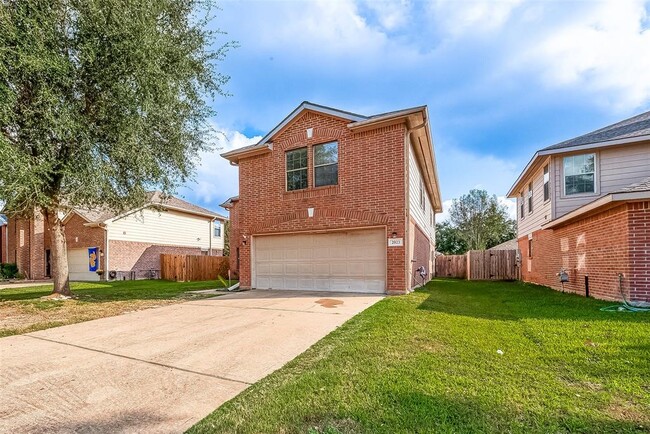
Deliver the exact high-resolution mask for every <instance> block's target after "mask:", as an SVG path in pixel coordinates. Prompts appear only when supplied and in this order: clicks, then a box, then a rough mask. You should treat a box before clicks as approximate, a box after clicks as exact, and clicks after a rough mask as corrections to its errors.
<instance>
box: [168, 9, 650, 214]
mask: <svg viewBox="0 0 650 434" xmlns="http://www.w3.org/2000/svg"><path fill="white" fill-rule="evenodd" d="M220 7H221V9H222V10H221V11H219V12H218V13H217V14H216V16H215V20H214V22H213V25H214V27H215V28H217V27H218V28H220V29H221V30H223V31H224V32H227V35H224V36H223V38H222V42H225V41H227V40H234V41H237V42H238V44H239V48H237V49H234V50H232V51H230V52H229V53H228V55H227V57H226V59H225V60H224V61H223V62H222V63H221V64H220V65H219V68H220V70H221V71H222V72H223V73H225V74H228V75H230V76H231V80H230V82H229V84H228V86H227V90H228V91H229V92H230V93H231V96H230V97H228V98H221V99H218V100H216V101H214V102H213V106H214V108H215V109H216V111H217V112H218V114H217V116H216V117H215V118H214V119H213V122H214V125H215V127H216V129H217V130H219V131H220V132H221V134H219V135H218V137H216V138H215V142H216V146H218V147H219V148H220V151H216V152H211V153H205V154H202V155H201V157H200V158H201V162H200V165H199V168H198V172H197V175H196V180H195V181H194V182H190V183H188V184H187V186H186V187H184V188H182V189H180V190H179V193H181V195H182V196H184V197H185V198H186V199H188V200H190V201H193V202H195V203H197V204H199V205H202V206H204V207H207V208H210V209H214V210H216V211H218V212H223V209H220V208H219V207H218V204H219V203H221V202H222V201H223V200H225V199H226V198H228V197H229V196H232V195H235V194H237V168H236V167H232V166H229V165H228V162H227V161H225V160H223V159H222V158H221V157H219V155H218V154H219V152H224V151H225V150H229V149H233V148H237V147H240V146H244V145H247V144H251V143H255V142H256V141H257V140H259V138H260V136H263V135H264V134H266V133H267V132H268V131H270V130H271V129H272V128H273V127H274V126H275V125H276V124H277V123H278V122H280V121H281V120H282V119H283V118H284V117H285V116H286V115H287V114H288V113H289V112H290V111H291V110H293V109H294V108H295V107H296V106H297V105H298V104H300V103H301V102H302V101H304V100H307V101H311V102H314V103H318V104H323V105H328V106H332V107H337V108H341V109H343V110H348V111H352V112H357V113H361V114H366V115H371V114H376V113H381V112H386V111H391V110H397V109H401V108H406V107H412V106H418V105H424V104H426V105H428V107H429V114H430V122H431V130H432V134H433V138H434V146H435V152H436V158H437V164H438V171H439V176H440V183H441V190H442V195H443V199H444V201H445V204H446V205H447V206H448V205H449V203H450V201H451V199H453V198H457V197H459V196H460V195H462V194H464V193H466V192H467V191H469V190H470V189H472V188H477V187H478V188H483V189H486V190H488V192H490V193H491V194H496V195H497V196H504V195H505V194H506V193H507V190H508V188H509V187H510V186H511V184H512V182H513V181H514V180H515V178H516V177H517V176H518V174H519V172H520V171H521V169H522V168H523V167H524V165H525V164H526V163H527V162H528V160H529V159H530V157H531V156H532V154H533V153H534V151H535V150H537V149H539V148H542V147H545V146H548V145H551V144H554V143H556V142H559V141H562V140H564V139H568V138H571V137H574V136H577V135H580V134H583V133H585V132H588V131H591V130H594V129H596V128H600V127H602V126H605V125H607V124H610V123H613V122H615V121H618V120H621V119H624V118H626V117H629V116H632V115H634V114H637V113H641V112H643V111H647V110H648V109H650V30H649V28H650V2H644V1H635V0H618V1H609V2H598V1H574V2H570V1H524V0H503V1H487V0H485V1H458V0H440V1H430V2H424V1H407V0H395V1H385V2H384V1H361V0H359V1H355V0H332V1H298V0H294V1H223V2H221V3H220ZM512 211H513V212H514V209H512ZM441 217H442V218H444V216H441Z"/></svg>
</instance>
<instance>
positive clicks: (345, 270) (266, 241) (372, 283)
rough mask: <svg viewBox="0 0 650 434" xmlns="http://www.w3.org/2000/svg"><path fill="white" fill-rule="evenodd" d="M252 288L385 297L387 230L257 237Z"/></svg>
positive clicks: (254, 247)
mask: <svg viewBox="0 0 650 434" xmlns="http://www.w3.org/2000/svg"><path fill="white" fill-rule="evenodd" d="M253 249H254V252H253V282H252V283H253V287H255V288H260V289H267V288H272V289H298V290H312V291H351V292H374V293H382V292H384V291H385V290H386V235H385V231H384V229H368V230H354V231H345V232H329V233H322V234H292V235H268V236H256V237H254V240H253Z"/></svg>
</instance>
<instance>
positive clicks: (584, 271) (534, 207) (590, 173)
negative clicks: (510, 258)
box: [508, 112, 650, 300]
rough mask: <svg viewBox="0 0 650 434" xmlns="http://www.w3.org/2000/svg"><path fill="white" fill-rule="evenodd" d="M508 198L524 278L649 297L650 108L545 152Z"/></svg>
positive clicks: (604, 294) (600, 293)
mask: <svg viewBox="0 0 650 434" xmlns="http://www.w3.org/2000/svg"><path fill="white" fill-rule="evenodd" d="M508 197H511V198H516V199H517V213H518V217H517V221H518V244H519V249H520V251H521V252H522V277H523V279H524V280H525V281H528V282H535V283H539V284H543V285H547V286H551V287H553V288H556V289H564V290H567V291H572V292H576V293H579V294H585V293H586V289H587V288H586V286H587V284H588V286H589V290H590V294H591V295H593V296H595V297H598V298H603V299H620V298H621V290H622V291H623V293H624V294H625V296H626V297H629V299H634V300H648V299H649V298H650V112H647V113H643V114H641V115H638V116H635V117H632V118H630V119H626V120H624V121H621V122H618V123H616V124H613V125H609V126H607V127H604V128H601V129H599V130H596V131H593V132H591V133H588V134H585V135H582V136H579V137H576V138H574V139H570V140H567V141H564V142H561V143H558V144H556V145H553V146H549V147H547V148H544V149H542V150H540V151H538V152H537V153H535V155H534V156H533V158H532V159H531V161H530V162H529V163H528V165H527V166H526V168H525V169H524V171H523V172H522V173H521V175H520V176H519V178H518V179H517V181H516V182H515V183H514V185H513V186H512V188H511V190H510V192H509V193H508ZM562 271H564V272H565V273H566V275H567V277H568V282H565V283H564V285H562V282H560V278H559V277H560V276H559V274H560V273H561V272H562ZM585 277H587V279H585Z"/></svg>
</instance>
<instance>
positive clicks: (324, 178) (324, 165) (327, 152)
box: [314, 142, 339, 187]
mask: <svg viewBox="0 0 650 434" xmlns="http://www.w3.org/2000/svg"><path fill="white" fill-rule="evenodd" d="M338 183H339V144H338V143H337V142H330V143H323V144H322V145H316V146H314V187H322V186H324V185H336V184H338Z"/></svg>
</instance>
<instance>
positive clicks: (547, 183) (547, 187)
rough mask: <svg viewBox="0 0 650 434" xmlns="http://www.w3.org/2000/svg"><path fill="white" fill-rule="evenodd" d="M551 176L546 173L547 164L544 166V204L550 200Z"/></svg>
mask: <svg viewBox="0 0 650 434" xmlns="http://www.w3.org/2000/svg"><path fill="white" fill-rule="evenodd" d="M550 181H551V174H550V173H549V172H548V164H547V165H546V166H544V202H546V201H547V200H549V199H550V198H551V190H550Z"/></svg>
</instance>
